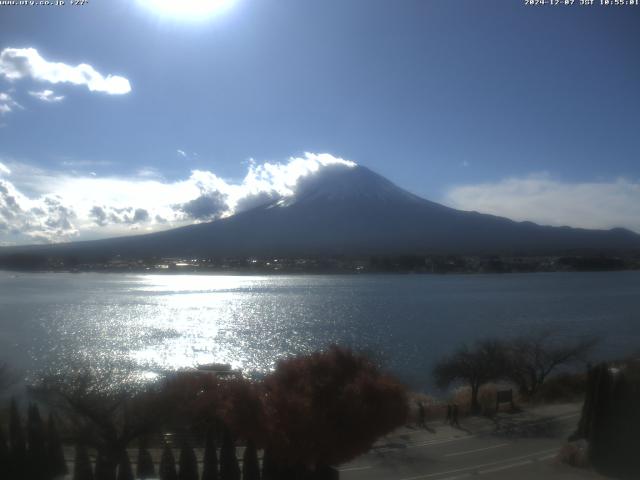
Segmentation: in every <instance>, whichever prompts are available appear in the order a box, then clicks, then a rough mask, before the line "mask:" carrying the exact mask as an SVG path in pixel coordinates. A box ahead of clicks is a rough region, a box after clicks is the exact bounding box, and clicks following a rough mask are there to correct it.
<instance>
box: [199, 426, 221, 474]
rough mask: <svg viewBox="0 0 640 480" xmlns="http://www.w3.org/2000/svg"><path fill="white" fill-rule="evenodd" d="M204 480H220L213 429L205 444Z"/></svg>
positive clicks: (208, 432)
mask: <svg viewBox="0 0 640 480" xmlns="http://www.w3.org/2000/svg"><path fill="white" fill-rule="evenodd" d="M202 480H218V453H217V451H216V438H215V432H214V430H213V429H212V428H209V430H208V431H207V437H206V439H205V443H204V460H203V465H202Z"/></svg>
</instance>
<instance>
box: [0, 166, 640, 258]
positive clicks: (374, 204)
mask: <svg viewBox="0 0 640 480" xmlns="http://www.w3.org/2000/svg"><path fill="white" fill-rule="evenodd" d="M631 250H640V235H637V234H635V233H633V232H631V231H629V230H625V229H621V228H616V229H612V230H586V229H579V228H569V227H549V226H540V225H536V224H534V223H531V222H515V221H512V220H509V219H506V218H502V217H496V216H493V215H486V214H480V213H477V212H466V211H460V210H455V209H452V208H448V207H445V206H443V205H440V204H437V203H434V202H430V201H428V200H425V199H423V198H420V197H418V196H416V195H413V194H411V193H409V192H407V191H406V190H403V189H401V188H399V187H398V186H396V185H394V184H393V183H391V182H390V181H389V180H387V179H385V178H383V177H381V176H380V175H378V174H376V173H374V172H372V171H371V170H369V169H367V168H365V167H362V166H356V167H346V166H344V165H334V166H329V167H325V168H323V169H322V170H320V171H319V172H318V173H316V174H313V175H310V176H308V177H304V178H302V179H301V180H300V181H299V184H298V187H297V189H296V194H295V195H294V196H292V197H290V198H284V199H281V200H279V201H277V202H274V203H272V204H268V205H263V206H260V207H257V208H254V209H252V210H248V211H245V212H242V213H239V214H236V215H234V216H231V217H228V218H225V219H221V220H217V221H214V222H210V223H201V224H196V225H190V226H187V227H182V228H176V229H173V230H167V231H164V232H158V233H153V234H148V235H139V236H132V237H120V238H112V239H106V240H97V241H91V242H75V243H68V244H58V245H49V246H46V247H43V246H38V247H36V246H34V247H28V248H26V247H22V248H20V249H11V251H22V252H25V251H29V252H34V253H35V252H38V253H49V254H61V255H69V254H73V255H78V256H98V255H99V256H113V255H121V256H122V257H129V258H131V257H137V258H140V257H148V256H164V257H178V256H197V257H202V256H207V257H222V256H243V257H248V256H266V255H280V256H296V255H340V254H345V255H396V254H528V255H532V254H561V253H569V252H571V253H579V252H585V253H587V252H588V253H594V252H609V253H610V252H616V251H631ZM5 251H7V250H5Z"/></svg>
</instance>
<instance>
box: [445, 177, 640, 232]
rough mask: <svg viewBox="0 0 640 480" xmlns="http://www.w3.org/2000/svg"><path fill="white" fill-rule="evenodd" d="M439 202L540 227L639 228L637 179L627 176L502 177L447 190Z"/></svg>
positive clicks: (639, 206) (639, 208)
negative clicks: (563, 179)
mask: <svg viewBox="0 0 640 480" xmlns="http://www.w3.org/2000/svg"><path fill="white" fill-rule="evenodd" d="M444 203H446V204H447V205H449V206H451V207H453V208H458V209H462V210H476V211H479V212H483V213H491V214H493V215H499V216H503V217H508V218H511V219H513V220H520V221H522V220H530V221H533V222H536V223H540V224H543V225H554V226H563V225H569V226H572V227H583V228H596V229H601V228H615V227H625V228H628V229H630V230H633V231H635V232H640V182H638V181H631V180H627V179H617V180H614V181H610V182H585V183H566V182H561V181H558V180H554V179H553V178H551V177H550V176H549V175H546V174H543V175H530V176H527V177H524V178H507V179H504V180H501V181H499V182H495V183H484V184H480V185H465V186H458V187H455V188H452V189H451V190H449V191H448V192H447V194H446V196H445V199H444Z"/></svg>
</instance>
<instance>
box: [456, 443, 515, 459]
mask: <svg viewBox="0 0 640 480" xmlns="http://www.w3.org/2000/svg"><path fill="white" fill-rule="evenodd" d="M507 445H511V444H510V443H501V444H500V445H491V446H490V447H484V448H476V449H474V450H466V451H464V452H456V453H447V454H446V455H445V457H457V456H459V455H466V454H468V453H476V452H483V451H484V450H491V449H493V448H500V447H506V446H507Z"/></svg>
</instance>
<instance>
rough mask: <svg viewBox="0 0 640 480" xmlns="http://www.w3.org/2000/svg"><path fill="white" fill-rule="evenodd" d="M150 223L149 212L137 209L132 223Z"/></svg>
mask: <svg viewBox="0 0 640 480" xmlns="http://www.w3.org/2000/svg"><path fill="white" fill-rule="evenodd" d="M148 221H149V212H148V211H146V210H145V209H144V208H136V211H135V212H134V213H133V219H132V221H131V222H132V223H144V222H148Z"/></svg>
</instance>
